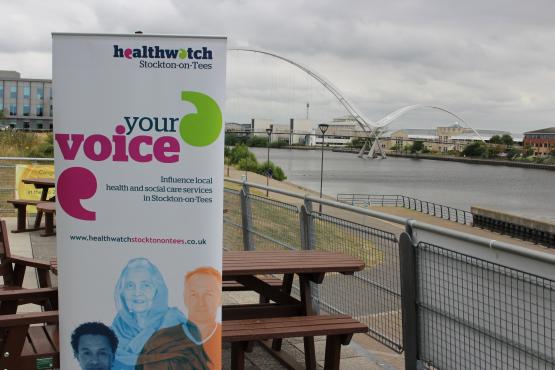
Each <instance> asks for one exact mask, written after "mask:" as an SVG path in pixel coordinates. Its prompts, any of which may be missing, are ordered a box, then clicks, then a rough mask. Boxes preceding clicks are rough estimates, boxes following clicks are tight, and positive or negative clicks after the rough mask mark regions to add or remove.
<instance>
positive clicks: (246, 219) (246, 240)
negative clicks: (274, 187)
mask: <svg viewBox="0 0 555 370" xmlns="http://www.w3.org/2000/svg"><path fill="white" fill-rule="evenodd" d="M239 195H240V197H241V223H242V226H243V249H244V250H246V251H253V250H254V249H255V247H254V242H253V240H252V235H251V227H252V209H251V200H250V197H249V186H248V185H247V184H243V187H242V188H241V191H240V192H239Z"/></svg>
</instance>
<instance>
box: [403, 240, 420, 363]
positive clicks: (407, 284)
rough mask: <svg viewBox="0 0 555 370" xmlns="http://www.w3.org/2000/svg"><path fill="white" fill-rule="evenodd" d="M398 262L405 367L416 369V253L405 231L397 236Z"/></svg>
mask: <svg viewBox="0 0 555 370" xmlns="http://www.w3.org/2000/svg"><path fill="white" fill-rule="evenodd" d="M409 232H410V230H409ZM399 262H400V263H399V265H400V272H401V311H402V317H403V348H404V350H405V369H406V370H416V369H417V360H418V323H417V319H418V315H417V312H416V307H417V306H416V297H417V290H416V289H417V285H416V254H415V248H414V246H413V245H412V240H411V237H410V236H409V234H408V233H407V232H404V233H402V234H401V236H400V238H399Z"/></svg>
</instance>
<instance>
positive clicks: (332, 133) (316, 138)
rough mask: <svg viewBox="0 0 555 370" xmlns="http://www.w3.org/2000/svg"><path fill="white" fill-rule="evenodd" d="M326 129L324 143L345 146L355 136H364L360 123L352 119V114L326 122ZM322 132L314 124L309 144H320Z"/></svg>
mask: <svg viewBox="0 0 555 370" xmlns="http://www.w3.org/2000/svg"><path fill="white" fill-rule="evenodd" d="M326 124H327V125H328V130H327V131H326V137H325V139H324V143H325V144H326V145H330V146H345V145H347V144H348V143H350V142H351V141H352V139H354V138H357V137H365V133H364V131H363V130H362V128H361V127H360V124H359V123H358V122H357V121H356V120H355V119H354V117H353V116H344V117H339V118H334V119H333V120H332V121H331V122H326ZM321 144H322V133H321V132H320V130H319V129H318V126H315V127H314V128H313V129H312V135H311V136H310V141H309V145H321Z"/></svg>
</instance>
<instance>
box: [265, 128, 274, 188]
mask: <svg viewBox="0 0 555 370" xmlns="http://www.w3.org/2000/svg"><path fill="white" fill-rule="evenodd" d="M273 130H274V125H270V127H269V128H267V129H266V133H267V134H268V145H267V146H268V161H267V164H268V169H267V170H266V198H268V187H269V186H270V140H271V138H272V131H273Z"/></svg>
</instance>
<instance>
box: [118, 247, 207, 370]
mask: <svg viewBox="0 0 555 370" xmlns="http://www.w3.org/2000/svg"><path fill="white" fill-rule="evenodd" d="M114 295H115V301H116V309H117V311H118V312H117V315H116V317H115V319H114V322H113V324H112V329H113V330H114V332H115V333H116V335H117V337H118V340H119V345H118V349H117V351H116V361H115V365H114V369H116V370H131V369H151V368H156V367H157V365H156V363H157V362H159V361H163V359H164V357H165V356H167V354H163V353H160V354H159V355H158V354H156V353H155V352H154V353H153V352H151V353H150V355H149V356H141V358H140V360H139V361H138V358H139V354H141V351H142V350H143V347H144V344H145V343H146V342H147V341H148V339H149V338H150V337H151V336H152V334H154V333H156V332H157V331H158V330H160V329H163V328H167V327H171V326H175V325H178V324H186V325H187V326H188V327H191V328H192V329H193V330H195V331H196V330H197V329H196V327H195V326H194V325H192V324H191V323H188V322H187V319H186V318H185V317H184V315H183V314H182V313H181V312H180V311H179V310H178V309H177V308H175V307H168V289H167V287H166V284H165V282H164V279H163V277H162V275H161V274H160V271H159V270H158V268H156V266H154V265H153V264H152V263H151V262H150V261H149V260H147V259H146V258H136V259H132V260H130V261H129V262H128V264H127V266H126V267H125V268H124V269H123V271H122V272H121V275H120V278H119V280H118V282H117V284H116V289H115V292H114ZM179 347H180V350H181V351H182V353H183V351H184V350H185V352H186V353H187V358H188V359H190V362H191V363H190V367H189V368H190V369H205V368H206V363H207V362H208V361H209V360H208V358H207V357H206V354H205V352H204V350H203V348H202V346H198V345H196V344H195V343H193V342H192V341H189V340H187V339H186V340H184V341H182V342H181V343H179Z"/></svg>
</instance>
